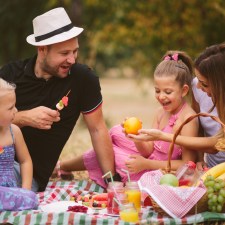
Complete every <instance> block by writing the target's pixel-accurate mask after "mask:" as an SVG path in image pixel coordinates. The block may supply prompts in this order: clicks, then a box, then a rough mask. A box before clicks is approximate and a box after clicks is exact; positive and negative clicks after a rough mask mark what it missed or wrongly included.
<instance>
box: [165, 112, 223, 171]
mask: <svg viewBox="0 0 225 225" xmlns="http://www.w3.org/2000/svg"><path fill="white" fill-rule="evenodd" d="M199 116H202V117H211V118H212V119H213V120H215V121H216V122H218V123H220V124H221V125H222V127H223V129H224V130H225V124H224V123H223V122H222V121H221V120H220V119H219V118H218V117H216V116H213V115H211V114H208V113H198V114H195V115H193V116H190V117H188V118H187V119H186V120H185V121H184V122H183V123H182V124H181V125H180V127H179V128H178V129H177V130H176V132H175V133H174V136H173V140H172V142H171V144H170V147H169V153H168V161H167V167H166V172H168V173H169V172H170V171H171V157H172V154H173V149H174V144H175V141H176V138H177V136H178V135H179V134H180V132H181V130H182V128H183V126H184V125H185V124H187V123H189V122H190V121H191V120H193V119H194V118H196V117H199ZM223 141H224V140H223Z"/></svg>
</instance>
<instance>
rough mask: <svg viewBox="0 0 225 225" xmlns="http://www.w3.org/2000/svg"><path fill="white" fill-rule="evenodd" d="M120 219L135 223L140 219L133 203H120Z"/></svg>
mask: <svg viewBox="0 0 225 225" xmlns="http://www.w3.org/2000/svg"><path fill="white" fill-rule="evenodd" d="M120 219H121V220H123V221H125V222H133V223H136V222H138V221H139V217H138V211H137V210H136V208H135V207H134V204H133V203H127V204H122V205H120Z"/></svg>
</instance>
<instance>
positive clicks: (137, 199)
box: [125, 181, 141, 211]
mask: <svg viewBox="0 0 225 225" xmlns="http://www.w3.org/2000/svg"><path fill="white" fill-rule="evenodd" d="M125 193H126V194H127V198H128V202H130V203H133V204H134V207H135V208H136V210H137V211H140V209H141V191H140V189H139V186H138V183H137V182H135V181H130V182H126V187H125Z"/></svg>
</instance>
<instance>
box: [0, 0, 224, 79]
mask: <svg viewBox="0 0 225 225" xmlns="http://www.w3.org/2000/svg"><path fill="white" fill-rule="evenodd" d="M0 4H1V7H0V16H1V20H0V30H1V37H0V65H3V64H4V63H6V62H8V61H11V60H14V59H19V58H25V57H29V56H31V54H35V47H33V46H30V45H29V44H28V43H27V42H26V37H27V36H28V35H29V34H31V33H33V28H32V20H33V18H34V17H36V16H37V15H39V14H41V13H44V12H46V11H47V10H49V9H52V8H54V7H59V6H63V7H64V8H65V9H66V10H67V12H68V14H69V15H70V17H71V19H72V21H73V23H74V25H76V26H81V27H83V28H84V29H85V30H84V32H83V33H82V34H81V35H80V37H79V42H80V52H79V61H82V62H83V63H87V64H88V65H90V66H91V67H92V68H94V69H96V71H97V73H98V75H99V76H105V75H106V71H108V70H109V69H110V68H116V69H117V70H118V71H121V75H123V70H124V69H125V68H131V69H132V71H133V74H134V75H135V76H136V77H143V76H148V77H149V76H151V73H152V69H153V68H154V67H155V65H156V63H158V62H159V60H160V59H161V57H162V55H163V54H164V53H165V52H166V51H167V50H170V49H179V50H183V51H187V53H189V55H190V56H191V57H192V58H193V59H194V58H195V57H196V56H197V55H198V53H199V52H200V51H202V50H203V49H204V48H205V47H207V46H209V45H212V44H216V43H220V42H224V37H225V4H224V1H223V0H214V1H211V0H182V1H177V0H141V1H138V0H128V1H126V0H121V1H118V0H106V1H104V0H32V1H30V0H20V1H18V0H10V1H4V0H0Z"/></svg>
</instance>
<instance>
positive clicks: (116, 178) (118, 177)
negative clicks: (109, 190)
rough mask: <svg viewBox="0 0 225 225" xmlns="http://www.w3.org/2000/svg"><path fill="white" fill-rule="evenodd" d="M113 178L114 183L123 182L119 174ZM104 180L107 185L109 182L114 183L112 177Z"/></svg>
mask: <svg viewBox="0 0 225 225" xmlns="http://www.w3.org/2000/svg"><path fill="white" fill-rule="evenodd" d="M112 178H113V181H121V176H120V175H119V174H118V173H115V174H114V175H113V177H112ZM104 180H105V183H106V184H108V183H109V182H112V179H111V177H109V178H105V179H104Z"/></svg>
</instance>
